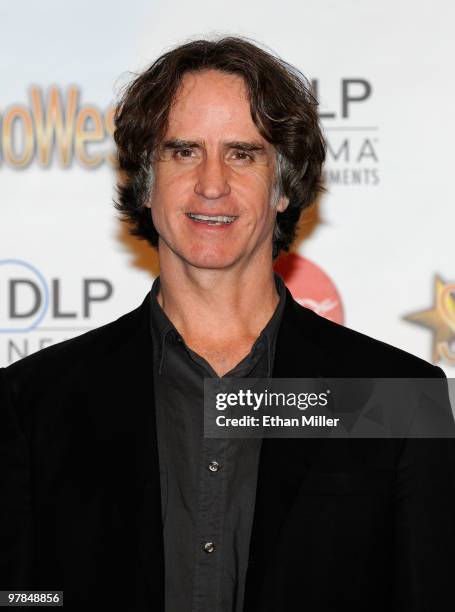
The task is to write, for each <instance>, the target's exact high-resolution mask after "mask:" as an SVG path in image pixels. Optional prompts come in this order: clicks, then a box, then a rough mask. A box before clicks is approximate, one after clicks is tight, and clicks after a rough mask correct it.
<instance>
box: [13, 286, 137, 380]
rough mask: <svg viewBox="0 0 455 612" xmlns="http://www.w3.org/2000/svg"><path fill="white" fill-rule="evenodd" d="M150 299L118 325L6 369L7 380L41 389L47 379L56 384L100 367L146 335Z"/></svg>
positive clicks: (113, 322) (93, 331)
mask: <svg viewBox="0 0 455 612" xmlns="http://www.w3.org/2000/svg"><path fill="white" fill-rule="evenodd" d="M147 297H148V296H147ZM147 297H146V298H145V300H144V301H143V303H142V304H141V305H140V306H139V307H137V308H135V309H134V310H132V311H131V312H129V313H127V314H125V315H123V316H121V317H119V318H118V319H116V320H115V321H111V322H110V323H107V324H105V325H102V326H101V327H98V328H96V329H93V330H90V331H88V332H86V333H84V334H81V335H80V336H77V337H76V338H71V339H69V340H65V341H63V342H59V343H57V344H54V345H52V346H48V347H46V348H44V349H42V350H40V351H38V352H36V353H33V354H32V355H29V356H27V357H24V358H23V359H20V360H19V361H16V362H15V363H13V364H11V365H9V366H8V367H6V368H5V369H4V375H5V377H6V378H7V379H8V381H9V382H10V384H11V386H12V387H14V386H16V385H18V386H22V387H23V386H24V385H26V384H27V383H28V382H31V381H38V380H39V381H40V385H41V384H44V383H45V381H46V380H47V379H52V380H53V381H54V382H55V381H56V380H57V379H58V376H59V375H63V374H65V373H66V372H70V371H71V372H74V371H77V370H80V369H81V368H83V369H89V368H91V367H98V366H99V365H100V364H101V363H102V362H103V360H105V359H106V358H108V357H109V356H111V355H112V354H114V353H116V352H117V351H121V350H122V348H123V347H125V346H126V345H127V344H129V343H130V342H131V341H132V339H133V338H134V337H135V336H136V335H137V334H138V333H141V332H142V331H143V329H142V328H143V327H144V326H145V325H146V321H147V320H148V318H147V316H146V313H147V312H148V309H147V308H146V305H147Z"/></svg>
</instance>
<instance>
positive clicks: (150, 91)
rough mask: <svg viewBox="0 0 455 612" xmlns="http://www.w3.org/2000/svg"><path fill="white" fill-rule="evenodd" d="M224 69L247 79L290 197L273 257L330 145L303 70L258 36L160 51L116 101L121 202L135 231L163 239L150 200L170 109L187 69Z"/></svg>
mask: <svg viewBox="0 0 455 612" xmlns="http://www.w3.org/2000/svg"><path fill="white" fill-rule="evenodd" d="M204 70H219V71H221V72H225V73H229V74H234V75H237V76H240V77H242V78H243V79H244V82H245V84H246V87H247V91H248V95H249V100H250V106H251V116H252V119H253V121H254V123H255V124H256V126H257V128H258V130H259V132H260V133H261V135H262V136H263V137H264V138H265V139H266V140H267V141H268V142H270V143H271V144H272V145H273V146H274V147H275V150H276V152H277V161H278V164H277V166H278V167H277V176H276V180H277V182H278V184H277V189H278V192H279V195H282V196H285V197H286V198H288V200H289V205H288V207H287V208H286V210H285V211H284V212H282V213H280V212H278V213H277V217H276V223H275V229H274V234H273V257H274V258H276V257H277V256H278V255H279V253H280V252H281V251H288V250H289V247H290V245H291V243H292V241H293V239H294V238H295V234H296V231H297V222H298V220H299V217H300V214H301V212H302V210H304V209H305V208H307V207H308V206H310V204H312V203H313V201H314V200H315V199H316V196H317V195H318V193H319V192H321V191H323V187H322V178H321V176H322V175H321V173H322V165H323V163H324V160H325V152H326V146H325V141H324V138H323V136H322V133H321V129H320V125H319V120H318V114H317V101H316V100H315V98H314V96H313V95H312V93H311V87H310V84H309V82H308V81H307V79H306V78H305V77H304V76H303V74H302V73H301V72H300V71H299V70H297V69H296V68H295V67H293V66H291V65H290V64H288V63H287V62H285V61H283V60H282V59H280V58H277V57H275V56H273V55H271V54H270V53H269V52H267V51H265V50H263V49H261V48H260V47H258V46H257V45H256V44H253V43H252V42H250V41H248V40H245V39H242V38H237V37H225V38H221V39H219V40H195V41H192V42H188V43H186V44H184V45H181V46H178V47H176V48H174V49H172V50H171V51H168V52H167V53H164V54H163V55H162V56H161V57H159V58H158V59H157V60H156V61H155V62H154V63H153V64H152V65H151V66H150V67H149V68H147V69H146V70H145V71H144V72H142V73H141V74H139V75H138V76H136V78H135V79H134V80H133V81H132V82H131V83H130V84H129V85H128V86H127V87H126V89H125V91H124V92H123V95H122V97H121V99H120V102H119V104H118V106H117V108H116V112H115V117H114V122H115V132H114V139H115V142H116V144H117V149H118V164H119V169H120V171H121V172H120V176H121V179H120V180H119V184H118V186H117V194H118V197H117V199H116V200H115V206H116V208H117V210H119V211H120V213H121V216H122V218H123V220H125V221H127V222H129V224H130V226H131V227H130V232H131V233H132V234H133V235H135V236H138V237H139V238H143V239H145V240H147V241H148V242H149V243H150V244H151V245H152V246H153V247H157V246H158V232H157V231H156V228H155V226H154V225H153V221H152V216H151V214H150V210H149V209H148V208H146V206H145V205H146V203H147V201H148V199H149V198H150V192H151V187H152V182H153V170H152V164H153V159H154V153H155V152H156V151H157V150H158V147H159V145H160V143H161V141H162V139H163V137H164V135H165V132H166V129H167V121H168V117H169V111H170V108H171V105H172V102H173V100H174V97H175V95H176V92H177V90H178V88H179V86H180V84H181V81H182V77H183V76H184V75H185V74H186V73H188V72H193V73H194V72H201V71H204Z"/></svg>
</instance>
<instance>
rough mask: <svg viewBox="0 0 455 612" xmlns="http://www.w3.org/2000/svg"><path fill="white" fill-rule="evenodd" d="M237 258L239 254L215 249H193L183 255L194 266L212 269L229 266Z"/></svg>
mask: <svg viewBox="0 0 455 612" xmlns="http://www.w3.org/2000/svg"><path fill="white" fill-rule="evenodd" d="M239 258H240V255H239V254H234V253H226V252H220V251H217V250H215V249H197V250H193V251H192V252H190V253H189V254H188V256H187V257H185V259H186V261H187V262H188V263H189V264H191V265H192V266H194V267H196V268H206V269H214V270H221V269H223V268H230V267H231V266H233V265H234V264H235V263H236V262H237V261H238V260H239Z"/></svg>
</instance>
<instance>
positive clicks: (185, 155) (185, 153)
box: [174, 148, 194, 159]
mask: <svg viewBox="0 0 455 612" xmlns="http://www.w3.org/2000/svg"><path fill="white" fill-rule="evenodd" d="M193 153H194V151H193V149H190V148H186V149H176V150H175V151H174V157H175V158H176V159H189V158H191V157H193Z"/></svg>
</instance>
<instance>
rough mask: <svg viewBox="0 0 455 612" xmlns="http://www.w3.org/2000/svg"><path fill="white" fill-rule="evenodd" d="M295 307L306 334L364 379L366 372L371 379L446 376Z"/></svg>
mask: <svg viewBox="0 0 455 612" xmlns="http://www.w3.org/2000/svg"><path fill="white" fill-rule="evenodd" d="M295 307H296V311H297V313H298V317H299V318H300V321H301V325H302V326H303V333H304V335H305V334H306V333H310V334H311V336H312V339H313V341H314V342H316V343H317V344H318V345H319V347H320V348H321V350H323V351H324V352H326V353H328V354H330V355H331V356H332V359H334V360H335V361H336V362H337V363H338V364H346V367H349V368H350V367H351V365H350V364H354V365H355V367H356V368H357V369H358V371H359V372H362V374H361V375H362V376H363V375H364V374H363V370H365V371H368V372H370V373H369V374H366V375H367V376H374V377H389V376H390V377H392V376H394V377H403V378H407V377H411V378H412V377H416V378H435V377H436V378H440V377H445V374H444V372H443V371H442V370H441V368H439V367H437V366H434V365H432V364H431V363H429V362H427V361H425V360H424V359H421V358H420V357H417V356H416V355H413V354H411V353H408V352H407V351H405V350H402V349H400V348H397V347H396V346H392V345H391V344H387V343H386V342H383V341H381V340H378V339H376V338H372V337H371V336H367V335H366V334H363V333H361V332H358V331H355V330H353V329H350V328H349V327H346V326H344V325H341V324H339V323H335V322H334V321H330V320H329V319H326V318H324V317H321V316H320V315H318V314H316V313H315V312H313V311H312V310H309V309H308V308H305V307H304V306H301V305H300V304H298V303H297V302H295ZM352 370H353V371H355V369H354V367H352ZM345 375H350V374H345ZM353 375H354V376H356V374H353ZM359 375H360V374H359Z"/></svg>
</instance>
